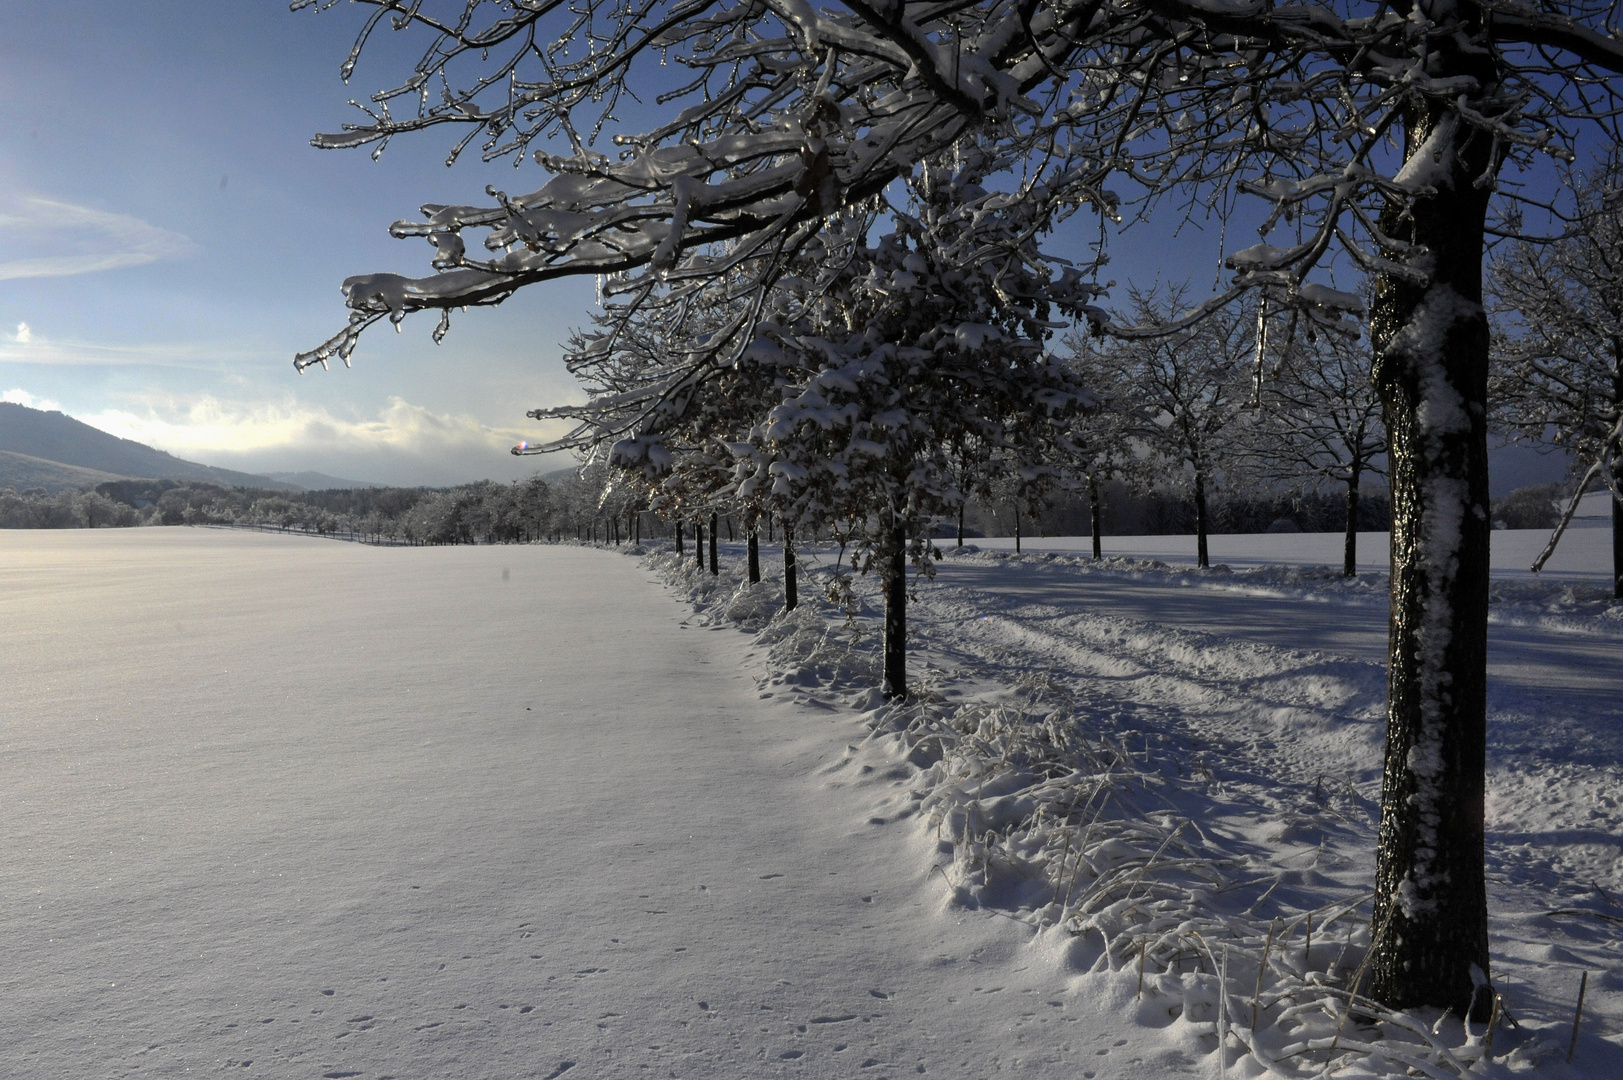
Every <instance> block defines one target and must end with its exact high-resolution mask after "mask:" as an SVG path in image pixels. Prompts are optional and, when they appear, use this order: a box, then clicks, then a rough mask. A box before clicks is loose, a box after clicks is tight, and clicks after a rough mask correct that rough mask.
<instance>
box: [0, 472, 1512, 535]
mask: <svg viewBox="0 0 1623 1080" xmlns="http://www.w3.org/2000/svg"><path fill="white" fill-rule="evenodd" d="M1103 487H1104V489H1105V490H1104V491H1103V495H1104V498H1103V500H1102V509H1103V513H1102V518H1103V521H1102V525H1103V532H1104V533H1105V534H1107V535H1116V536H1124V535H1177V534H1184V533H1189V532H1192V531H1193V529H1194V516H1193V515H1194V511H1193V508H1192V506H1191V505H1189V504H1188V503H1187V501H1186V500H1179V499H1176V498H1165V497H1153V496H1143V495H1137V494H1134V493H1132V492H1130V491H1129V490H1128V489H1127V488H1126V486H1125V485H1121V484H1107V485H1103ZM1345 505H1346V504H1345V502H1344V500H1343V499H1342V497H1341V496H1339V495H1336V494H1329V493H1325V494H1315V493H1307V494H1295V495H1255V494H1253V495H1249V496H1245V497H1241V496H1232V497H1229V498H1226V499H1222V500H1218V501H1214V503H1213V507H1212V511H1213V512H1212V517H1213V526H1214V528H1213V531H1214V532H1219V533H1242V532H1266V531H1268V530H1270V529H1272V530H1274V531H1288V532H1295V531H1301V532H1338V531H1340V530H1341V529H1342V528H1343V526H1344V523H1345V515H1346V509H1345ZM1496 509H1497V507H1496ZM1388 513H1389V510H1388V506H1387V501H1386V498H1385V495H1384V493H1378V492H1368V493H1366V496H1365V498H1364V499H1363V501H1362V503H1361V505H1360V513H1359V518H1360V520H1359V527H1360V528H1362V529H1370V530H1381V529H1385V528H1386V527H1387V523H1388ZM720 524H721V525H722V529H723V535H725V536H727V537H728V538H732V537H733V536H734V535H737V534H738V526H737V523H736V522H735V521H732V520H730V519H726V518H723V519H722V520H721V522H720ZM141 525H238V526H254V527H259V528H277V529H285V530H288V531H294V532H305V533H313V534H319V535H324V536H343V537H345V538H352V539H357V540H367V541H371V542H374V543H397V544H473V543H484V544H490V543H527V542H535V541H562V540H580V541H592V540H600V541H609V542H618V541H621V540H631V539H633V538H634V537H639V538H640V537H650V538H652V537H666V536H669V535H670V533H671V525H670V522H669V521H668V520H666V519H664V518H662V517H660V516H658V515H655V514H652V513H648V512H639V509H638V508H637V507H635V506H632V505H629V504H627V503H626V501H625V496H624V495H623V494H621V493H620V491H618V490H616V489H614V488H607V490H606V484H605V479H604V477H603V475H602V473H601V472H600V471H599V470H595V469H594V470H588V471H587V473H586V474H585V475H584V476H583V475H580V474H577V473H575V472H573V471H567V470H566V471H563V472H556V473H552V474H549V475H547V476H545V477H543V476H540V475H537V476H533V477H531V478H529V479H528V480H520V481H517V482H515V483H511V484H500V483H496V482H494V481H483V482H481V483H475V484H464V485H462V486H459V487H451V488H346V489H338V490H330V491H297V492H290V491H270V490H265V489H260V488H247V487H223V486H221V485H218V484H210V483H201V482H186V483H177V482H175V481H172V480H120V481H113V482H109V483H104V484H98V485H96V486H95V487H93V488H86V489H82V490H64V491H59V492H56V493H54V494H52V493H49V492H47V491H46V490H45V489H43V488H31V489H28V490H25V491H22V492H17V491H15V490H13V489H11V488H0V528H7V529H98V528H109V527H129V526H141ZM1512 527H1515V526H1512ZM1020 528H1021V531H1022V532H1024V533H1025V534H1026V535H1028V536H1042V535H1047V536H1075V535H1086V534H1087V533H1088V531H1089V523H1088V506H1087V502H1086V500H1085V499H1082V498H1079V497H1078V498H1068V497H1061V498H1059V499H1057V500H1054V501H1053V502H1051V503H1050V504H1049V505H1048V506H1046V507H1045V508H1043V509H1041V510H1040V511H1039V512H1038V513H1037V514H1036V515H1035V516H1030V515H1028V516H1025V517H1024V518H1023V519H1022V521H1021V525H1020ZM1014 530H1015V521H1014V517H1013V508H1012V506H1001V505H997V504H991V503H975V504H971V506H970V507H969V509H968V512H967V513H966V515H965V535H966V536H971V537H975V536H997V535H1009V534H1011V533H1013V532H1014ZM954 532H956V523H955V522H943V523H942V526H941V528H940V531H939V532H938V534H937V535H939V536H951V535H952V534H953V533H954Z"/></svg>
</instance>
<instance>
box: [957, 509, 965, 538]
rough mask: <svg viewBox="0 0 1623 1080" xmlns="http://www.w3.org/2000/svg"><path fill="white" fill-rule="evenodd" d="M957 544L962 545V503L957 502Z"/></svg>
mask: <svg viewBox="0 0 1623 1080" xmlns="http://www.w3.org/2000/svg"><path fill="white" fill-rule="evenodd" d="M958 546H959V547H963V546H964V504H963V503H959V504H958Z"/></svg>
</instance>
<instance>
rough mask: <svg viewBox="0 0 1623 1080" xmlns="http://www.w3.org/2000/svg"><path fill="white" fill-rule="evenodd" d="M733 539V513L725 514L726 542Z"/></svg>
mask: <svg viewBox="0 0 1623 1080" xmlns="http://www.w3.org/2000/svg"><path fill="white" fill-rule="evenodd" d="M734 539H735V537H734V536H733V515H731V514H728V515H727V542H728V543H729V544H730V543H732V542H733V540H734Z"/></svg>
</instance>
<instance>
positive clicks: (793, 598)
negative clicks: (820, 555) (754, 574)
mask: <svg viewBox="0 0 1623 1080" xmlns="http://www.w3.org/2000/svg"><path fill="white" fill-rule="evenodd" d="M799 603H800V597H799V593H798V591H797V583H796V581H795V531H794V530H793V529H791V528H790V527H789V523H788V522H787V521H786V522H784V523H783V608H784V610H785V611H793V610H794V609H795V607H796V605H798V604H799Z"/></svg>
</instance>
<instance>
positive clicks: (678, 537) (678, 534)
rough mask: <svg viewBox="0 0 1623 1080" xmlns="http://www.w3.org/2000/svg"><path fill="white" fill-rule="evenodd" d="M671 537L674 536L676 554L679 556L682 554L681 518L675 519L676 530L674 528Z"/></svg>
mask: <svg viewBox="0 0 1623 1080" xmlns="http://www.w3.org/2000/svg"><path fill="white" fill-rule="evenodd" d="M672 535H674V536H675V537H676V553H677V554H678V555H680V554H682V519H681V518H677V519H676V528H675V531H674V532H673V533H672Z"/></svg>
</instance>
